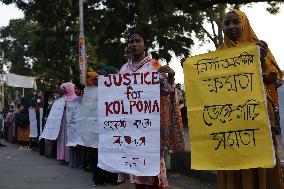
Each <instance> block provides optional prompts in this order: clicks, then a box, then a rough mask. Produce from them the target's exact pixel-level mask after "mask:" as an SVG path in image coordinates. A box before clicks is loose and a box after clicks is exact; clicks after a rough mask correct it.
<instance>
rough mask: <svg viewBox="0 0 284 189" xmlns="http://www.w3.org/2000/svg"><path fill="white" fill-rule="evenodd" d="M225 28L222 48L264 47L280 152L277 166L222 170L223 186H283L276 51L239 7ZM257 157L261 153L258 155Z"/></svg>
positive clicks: (256, 188)
mask: <svg viewBox="0 0 284 189" xmlns="http://www.w3.org/2000/svg"><path fill="white" fill-rule="evenodd" d="M223 31H224V34H225V37H224V43H223V44H222V45H221V46H220V47H219V48H218V50H219V49H228V48H233V47H241V46H242V45H246V44H251V43H253V44H258V45H259V47H260V60H261V68H262V76H263V82H264V85H265V88H266V95H267V110H268V114H269V119H270V124H271V133H272V139H273V144H274V149H275V152H276V161H277V162H276V163H277V164H276V166H275V167H274V168H257V169H246V170H236V171H218V188H219V189H282V188H283V182H282V171H281V167H280V161H279V157H278V152H277V142H276V138H275V119H274V113H273V107H274V100H275V99H273V96H271V93H270V88H271V86H274V84H275V83H276V82H277V81H278V80H279V79H280V78H282V74H281V70H280V69H279V67H278V65H277V63H276V61H275V59H274V57H273V55H272V53H271V52H270V50H269V49H268V47H267V44H266V43H265V42H264V41H261V40H259V39H258V38H257V36H256V34H255V33H254V31H253V29H252V28H251V26H250V23H249V20H248V18H247V16H246V15H245V13H243V12H241V11H239V10H232V11H230V12H229V13H227V14H226V16H225V19H224V26H223ZM256 158H257V157H256Z"/></svg>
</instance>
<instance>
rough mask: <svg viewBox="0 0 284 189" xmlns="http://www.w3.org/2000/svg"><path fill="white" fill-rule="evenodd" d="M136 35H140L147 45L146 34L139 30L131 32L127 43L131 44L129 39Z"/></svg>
mask: <svg viewBox="0 0 284 189" xmlns="http://www.w3.org/2000/svg"><path fill="white" fill-rule="evenodd" d="M134 34H137V35H139V36H140V37H142V39H143V41H144V44H146V38H145V36H144V34H143V33H142V32H140V31H138V30H133V31H130V32H129V34H128V35H127V43H129V39H130V37H131V36H132V35H134Z"/></svg>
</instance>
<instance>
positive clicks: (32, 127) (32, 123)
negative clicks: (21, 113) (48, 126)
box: [29, 108, 43, 138]
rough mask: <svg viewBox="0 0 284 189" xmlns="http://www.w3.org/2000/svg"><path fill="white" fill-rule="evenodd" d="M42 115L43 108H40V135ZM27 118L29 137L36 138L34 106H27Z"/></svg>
mask: <svg viewBox="0 0 284 189" xmlns="http://www.w3.org/2000/svg"><path fill="white" fill-rule="evenodd" d="M42 116H43V109H42V108H40V135H41V133H42V132H41V131H42ZM29 119H30V138H37V120H36V113H35V108H29Z"/></svg>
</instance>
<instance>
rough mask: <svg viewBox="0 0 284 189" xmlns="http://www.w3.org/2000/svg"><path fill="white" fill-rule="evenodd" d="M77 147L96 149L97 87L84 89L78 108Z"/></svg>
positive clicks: (97, 125) (97, 130) (97, 141)
mask: <svg viewBox="0 0 284 189" xmlns="http://www.w3.org/2000/svg"><path fill="white" fill-rule="evenodd" d="M79 115H80V117H79V120H78V121H79V128H78V129H79V135H80V138H81V140H80V142H79V145H82V146H86V147H92V148H98V145H99V124H98V87H95V86H94V87H86V88H85V90H84V96H83V100H82V103H81V104H80V107H79Z"/></svg>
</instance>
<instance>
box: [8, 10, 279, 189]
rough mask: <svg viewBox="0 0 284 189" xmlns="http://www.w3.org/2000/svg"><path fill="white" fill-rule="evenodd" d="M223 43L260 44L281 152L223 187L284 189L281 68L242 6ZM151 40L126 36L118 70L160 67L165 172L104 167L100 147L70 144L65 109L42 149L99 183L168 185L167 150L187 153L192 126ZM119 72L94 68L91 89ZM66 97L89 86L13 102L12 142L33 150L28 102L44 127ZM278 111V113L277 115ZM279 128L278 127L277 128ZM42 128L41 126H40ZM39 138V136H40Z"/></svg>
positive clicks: (232, 15) (224, 179) (152, 188)
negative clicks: (129, 171)
mask: <svg viewBox="0 0 284 189" xmlns="http://www.w3.org/2000/svg"><path fill="white" fill-rule="evenodd" d="M223 31H224V36H225V37H224V42H223V44H222V45H221V46H220V47H219V48H218V49H217V50H221V49H228V48H232V47H241V46H242V45H244V44H248V43H254V44H257V45H259V47H260V62H261V68H262V73H263V75H262V76H263V82H264V85H265V89H266V95H267V111H268V114H269V119H270V124H271V133H272V139H273V144H274V149H275V151H276V153H275V156H276V160H277V163H276V166H275V167H274V168H257V169H247V170H237V171H236V170H234V171H232V170H227V171H218V188H219V189H260V188H261V189H272V188H273V189H282V188H283V178H282V170H281V166H280V161H279V156H278V153H277V149H278V144H277V142H276V139H275V135H276V131H277V125H278V124H277V122H276V120H277V119H279V116H278V117H277V119H276V118H275V115H277V112H278V99H277V87H279V82H280V81H281V80H282V73H281V70H280V69H279V67H278V65H277V63H276V61H275V59H274V57H273V55H272V53H271V52H270V50H269V48H268V45H267V44H266V43H265V42H264V41H262V40H259V39H258V38H257V36H256V34H255V33H254V31H253V29H252V28H251V26H250V24H249V20H248V18H247V17H246V15H245V14H244V13H243V12H241V11H239V10H232V11H230V12H228V13H227V14H226V16H225V20H224V27H223ZM146 44H147V39H146V38H145V37H144V35H143V33H141V32H140V31H137V30H134V31H132V32H130V33H129V35H128V36H127V47H126V50H125V58H126V60H127V62H126V63H125V64H124V65H123V66H122V67H121V69H120V71H119V73H122V74H124V73H134V72H145V71H155V70H157V71H158V72H159V73H160V85H161V87H160V94H161V95H160V99H161V111H160V112H161V114H160V116H161V119H160V120H161V124H160V128H161V138H160V144H161V149H160V152H161V153H160V174H159V175H157V176H154V177H150V176H135V175H126V174H124V173H118V174H117V173H109V172H107V171H105V170H102V169H100V168H99V167H98V166H97V163H98V149H97V148H90V147H86V146H76V147H67V146H66V128H67V126H66V124H67V122H66V111H64V113H63V119H62V122H61V127H60V133H59V136H58V138H57V140H47V139H46V140H44V139H40V140H39V141H38V142H39V153H40V154H41V155H44V156H46V157H48V158H56V159H57V160H60V161H63V162H66V164H68V165H69V166H70V167H72V168H78V167H81V168H84V169H91V170H92V171H93V181H94V186H97V185H102V184H104V183H106V182H110V183H112V184H119V183H122V182H125V180H126V179H127V178H130V181H131V182H132V183H134V184H135V188H136V189H162V188H165V187H168V186H169V183H168V181H167V170H166V166H165V156H164V151H165V150H172V151H174V152H182V151H184V150H185V140H184V131H183V125H187V116H186V114H187V110H186V100H185V99H186V98H185V92H184V91H183V90H182V89H181V85H180V84H177V85H176V84H175V79H174V78H175V72H174V70H173V69H172V68H170V67H169V66H167V65H166V66H162V65H161V64H160V63H159V62H158V61H157V58H156V57H155V56H153V55H152V57H151V56H150V55H147V49H146V46H147V45H146ZM114 73H116V70H114V69H110V67H105V68H104V69H103V70H100V71H97V72H89V73H88V74H87V78H86V88H88V87H94V86H95V87H97V85H98V75H99V74H114ZM61 96H62V97H64V99H65V101H66V106H68V103H70V102H77V103H81V101H82V98H84V87H83V86H79V87H77V88H75V85H74V84H72V83H71V82H65V83H62V84H61V85H60V87H59V90H58V92H56V93H51V92H45V93H44V95H43V96H35V97H34V98H33V99H32V100H28V99H25V98H23V99H22V101H21V104H20V105H18V104H17V108H16V107H15V104H11V105H10V110H9V113H8V114H7V115H6V118H5V126H6V139H7V140H8V142H11V143H16V142H18V143H19V144H21V145H22V146H23V147H20V149H24V150H30V149H31V148H30V147H31V143H30V139H29V135H28V133H29V122H28V118H27V117H26V115H27V114H28V113H27V110H28V108H29V105H32V106H34V107H35V111H36V114H37V119H38V125H40V123H39V122H42V125H43V128H44V124H45V121H46V119H47V117H48V114H49V111H50V108H51V106H52V102H53V101H54V100H55V99H58V98H59V97H61ZM41 107H42V108H43V119H42V120H40V116H39V112H40V111H39V109H40V108H41ZM278 115H279V114H278ZM278 127H279V126H278ZM38 128H39V126H38ZM278 132H279V131H278ZM38 136H39V135H38Z"/></svg>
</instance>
